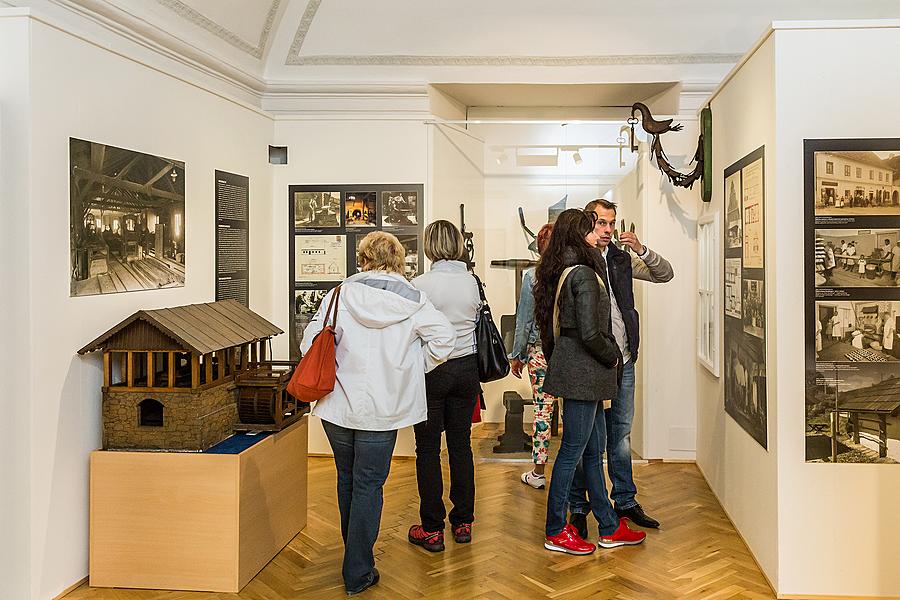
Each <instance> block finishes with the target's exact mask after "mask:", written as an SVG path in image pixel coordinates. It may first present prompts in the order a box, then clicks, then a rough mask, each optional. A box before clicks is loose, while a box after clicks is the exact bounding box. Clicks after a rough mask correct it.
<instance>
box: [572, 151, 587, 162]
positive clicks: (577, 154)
mask: <svg viewBox="0 0 900 600" xmlns="http://www.w3.org/2000/svg"><path fill="white" fill-rule="evenodd" d="M572 160H574V161H575V164H576V165H580V164H581V163H583V162H584V160H582V158H581V153H580V152H578V150H576V151H575V154H573V155H572Z"/></svg>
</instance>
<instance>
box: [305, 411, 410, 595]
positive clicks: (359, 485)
mask: <svg viewBox="0 0 900 600" xmlns="http://www.w3.org/2000/svg"><path fill="white" fill-rule="evenodd" d="M322 426H323V427H324V428H325V435H327V436H328V442H329V443H330V444H331V449H332V451H333V452H334V464H335V466H336V467H337V496H338V508H340V511H341V536H342V537H343V538H344V566H343V570H342V574H343V576H344V587H346V588H347V590H348V591H355V590H358V589H359V588H361V587H363V586H364V585H366V584H367V583H369V581H370V580H371V573H372V569H374V568H375V556H374V555H373V553H372V548H373V547H374V546H375V540H376V539H378V529H379V527H380V526H381V508H382V506H383V505H384V494H383V490H382V488H383V486H384V482H385V480H386V479H387V476H388V473H389V472H390V470H391V455H392V454H393V453H394V444H395V443H396V442H397V431H396V430H394V431H362V430H359V429H347V428H346V427H341V426H340V425H335V424H334V423H329V422H328V421H322Z"/></svg>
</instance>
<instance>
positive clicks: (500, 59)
mask: <svg viewBox="0 0 900 600" xmlns="http://www.w3.org/2000/svg"><path fill="white" fill-rule="evenodd" d="M312 1H313V2H317V1H318V0H312ZM297 33H298V35H299V34H300V31H298V32H297ZM305 35H306V34H305V32H304V36H305ZM295 43H296V39H295ZM300 45H302V40H301V42H300ZM742 56H743V55H742V54H717V53H700V54H611V55H596V56H412V55H404V54H375V55H355V56H354V55H338V54H321V55H312V56H300V55H299V54H297V53H295V52H294V51H293V46H292V47H291V53H290V54H289V55H288V60H287V62H286V63H285V64H288V65H293V66H415V67H435V66H440V67H594V66H621V65H696V64H702V65H707V64H734V63H736V62H737V61H739V60H740V59H741V57H742Z"/></svg>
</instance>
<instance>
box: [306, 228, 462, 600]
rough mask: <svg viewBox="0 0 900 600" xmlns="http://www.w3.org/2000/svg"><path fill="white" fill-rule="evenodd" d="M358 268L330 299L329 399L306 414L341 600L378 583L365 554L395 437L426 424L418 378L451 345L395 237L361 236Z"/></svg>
mask: <svg viewBox="0 0 900 600" xmlns="http://www.w3.org/2000/svg"><path fill="white" fill-rule="evenodd" d="M359 261H360V262H359V264H360V265H362V269H363V271H362V272H361V273H357V274H356V275H353V276H351V277H348V278H347V279H346V280H345V281H344V283H343V284H342V285H341V293H340V296H339V297H338V307H337V323H336V328H335V334H336V347H335V354H336V361H337V381H336V383H335V387H334V391H333V392H332V393H331V394H329V395H327V396H325V397H324V398H322V399H321V400H320V401H318V402H317V403H316V405H315V407H314V408H313V410H312V414H313V415H315V416H317V417H319V418H320V419H322V425H323V427H324V429H325V434H326V435H327V436H328V442H329V443H330V444H331V448H332V451H333V452H334V462H335V466H336V467H337V475H338V478H337V492H338V506H339V508H340V512H341V535H342V536H343V538H344V564H343V569H342V573H343V577H344V586H345V587H346V590H347V593H348V594H349V595H352V594H357V593H359V592H361V591H363V590H365V589H368V588H369V587H371V586H373V585H375V583H377V582H378V577H379V576H378V570H377V569H376V568H375V558H374V556H373V553H372V548H373V546H374V545H375V540H376V539H377V538H378V529H379V525H380V522H381V509H382V505H383V493H382V488H383V486H384V482H385V480H386V479H387V476H388V473H389V471H390V467H391V455H392V454H393V451H394V444H395V443H396V441H397V430H398V429H401V428H403V427H407V426H409V425H413V424H416V423H419V422H421V421H424V420H426V418H427V416H428V412H427V405H426V401H425V373H426V371H430V370H432V369H434V368H435V367H436V366H438V365H439V364H441V363H442V362H444V361H445V360H446V359H447V358H448V357H449V356H450V354H451V352H453V349H454V347H455V343H456V334H455V333H454V330H453V327H452V326H451V325H450V322H449V321H448V320H447V318H446V317H445V316H444V315H443V314H441V313H440V312H438V311H437V310H435V308H434V306H433V305H432V304H431V302H430V301H429V300H428V298H427V297H426V296H425V294H424V293H423V292H421V291H420V290H417V289H416V288H414V287H413V286H412V285H410V284H409V283H408V282H407V281H406V279H404V277H403V271H404V261H405V252H404V249H403V246H402V245H401V244H400V242H399V240H397V238H396V237H394V236H393V235H391V234H389V233H384V232H381V231H376V232H372V233H370V234H369V235H367V236H366V237H365V238H364V239H363V241H362V243H361V244H360V247H359ZM333 293H334V292H333V291H332V292H329V293H328V294H327V295H326V296H325V298H324V299H323V300H322V304H321V306H320V308H319V311H318V312H317V313H316V314H315V316H314V317H313V320H312V321H311V322H310V323H309V325H308V326H307V327H306V330H305V331H304V332H303V341H302V343H301V344H300V351H301V352H302V353H304V354H305V353H306V352H307V351H308V350H309V347H310V345H311V344H312V341H313V339H314V338H315V336H316V335H317V334H318V333H319V332H320V331H321V330H322V328H323V326H324V323H323V319H324V313H325V309H326V308H327V307H328V304H329V302H330V301H331V296H332V295H333Z"/></svg>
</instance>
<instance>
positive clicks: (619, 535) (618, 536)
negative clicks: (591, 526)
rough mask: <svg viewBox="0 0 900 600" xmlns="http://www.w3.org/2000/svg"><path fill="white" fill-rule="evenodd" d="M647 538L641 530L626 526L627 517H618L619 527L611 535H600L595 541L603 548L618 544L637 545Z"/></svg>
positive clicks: (615, 546) (614, 546)
mask: <svg viewBox="0 0 900 600" xmlns="http://www.w3.org/2000/svg"><path fill="white" fill-rule="evenodd" d="M645 539H647V534H646V533H644V532H643V531H635V530H633V529H629V528H628V520H627V519H619V528H618V529H616V531H615V533H613V534H612V535H606V536H603V535H601V536H600V539H599V540H597V543H598V544H600V545H601V546H602V547H604V548H618V547H619V546H637V545H638V544H640V543H642V542H643V541H644V540H645Z"/></svg>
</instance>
